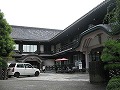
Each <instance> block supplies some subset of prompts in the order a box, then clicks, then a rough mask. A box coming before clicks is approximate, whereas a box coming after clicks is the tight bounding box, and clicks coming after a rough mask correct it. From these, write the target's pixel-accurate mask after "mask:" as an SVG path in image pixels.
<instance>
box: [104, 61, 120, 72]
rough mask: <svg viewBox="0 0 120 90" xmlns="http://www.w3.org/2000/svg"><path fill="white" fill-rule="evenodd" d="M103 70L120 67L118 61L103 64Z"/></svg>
mask: <svg viewBox="0 0 120 90" xmlns="http://www.w3.org/2000/svg"><path fill="white" fill-rule="evenodd" d="M104 69H105V70H115V69H120V63H111V64H107V65H105V66H104Z"/></svg>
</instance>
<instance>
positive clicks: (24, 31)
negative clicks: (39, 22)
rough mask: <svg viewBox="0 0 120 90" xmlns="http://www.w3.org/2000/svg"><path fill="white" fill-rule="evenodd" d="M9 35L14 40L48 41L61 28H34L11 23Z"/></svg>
mask: <svg viewBox="0 0 120 90" xmlns="http://www.w3.org/2000/svg"><path fill="white" fill-rule="evenodd" d="M12 29H13V30H12V33H11V37H12V38H13V39H14V40H23V41H24V40H28V41H48V40H50V39H51V38H53V37H54V36H55V35H57V34H58V33H60V32H61V31H62V30H55V29H46V28H34V27H24V26H13V25H12Z"/></svg>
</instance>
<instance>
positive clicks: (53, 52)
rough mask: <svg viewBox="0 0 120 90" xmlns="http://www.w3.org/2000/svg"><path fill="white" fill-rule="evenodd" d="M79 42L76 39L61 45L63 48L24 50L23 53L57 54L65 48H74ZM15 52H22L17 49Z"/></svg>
mask: <svg viewBox="0 0 120 90" xmlns="http://www.w3.org/2000/svg"><path fill="white" fill-rule="evenodd" d="M78 43H79V42H78V40H76V41H73V42H70V43H68V44H65V45H63V46H61V48H57V49H56V50H54V51H43V52H41V51H35V52H22V53H21V54H44V55H45V54H46V55H48V54H55V53H58V52H62V51H64V50H67V49H70V48H73V47H75V46H76V45H78ZM15 52H16V53H19V54H20V51H17V50H15Z"/></svg>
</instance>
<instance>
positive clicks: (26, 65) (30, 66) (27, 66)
mask: <svg viewBox="0 0 120 90" xmlns="http://www.w3.org/2000/svg"><path fill="white" fill-rule="evenodd" d="M25 68H33V67H32V65H30V64H25Z"/></svg>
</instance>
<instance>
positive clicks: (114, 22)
mask: <svg viewBox="0 0 120 90" xmlns="http://www.w3.org/2000/svg"><path fill="white" fill-rule="evenodd" d="M115 5H116V6H115V8H114V9H113V10H112V11H110V10H109V8H108V10H107V15H106V16H105V18H104V22H106V21H107V22H108V23H109V24H110V26H111V29H112V32H111V34H113V35H115V34H118V33H120V14H119V13H120V0H115Z"/></svg>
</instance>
